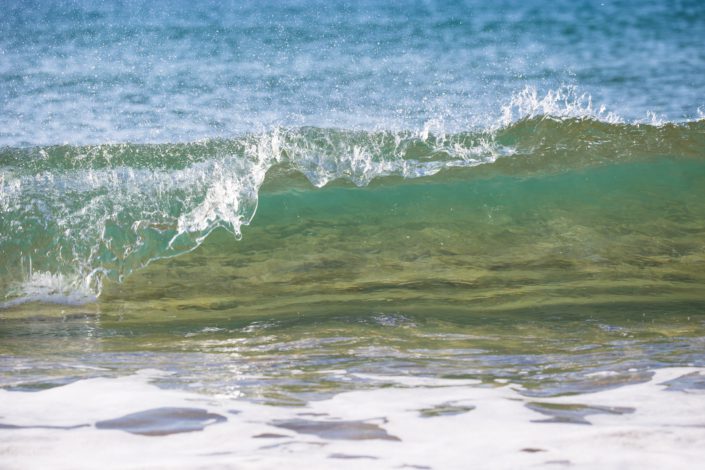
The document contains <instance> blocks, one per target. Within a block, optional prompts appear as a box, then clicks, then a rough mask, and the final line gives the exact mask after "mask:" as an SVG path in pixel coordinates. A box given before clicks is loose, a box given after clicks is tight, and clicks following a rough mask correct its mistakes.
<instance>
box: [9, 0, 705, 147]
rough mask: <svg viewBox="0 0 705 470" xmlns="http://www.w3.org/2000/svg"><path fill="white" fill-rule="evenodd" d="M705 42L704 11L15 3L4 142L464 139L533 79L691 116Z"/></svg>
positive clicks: (703, 70) (692, 4) (672, 117)
mask: <svg viewBox="0 0 705 470" xmlns="http://www.w3.org/2000/svg"><path fill="white" fill-rule="evenodd" d="M704 38H705V5H704V4H703V3H702V2H700V1H673V2H671V1H615V2H612V1H605V2H599V1H557V2H543V1H532V0H529V1H503V0H502V1H498V2H492V3H491V4H488V3H487V2H479V1H466V2H461V1H394V2H386V1H355V2H343V1H315V0H314V1H288V0H285V1H269V0H264V1H262V0H258V1H198V2H193V1H181V0H176V1H168V2H167V1H144V2H142V1H125V2H122V1H114V2H113V1H85V2H84V1H36V2H35V1H21V2H20V1H8V2H4V3H3V15H2V17H1V18H0V145H5V146H11V147H16V146H28V145H51V144H63V143H69V144H102V143H108V142H113V143H115V142H161V143H166V142H168V143H174V142H184V141H193V140H199V139H205V138H213V137H221V138H232V137H237V136H240V135H242V134H243V133H247V132H258V131H261V130H267V129H269V128H271V127H273V126H286V127H290V126H317V127H335V128H343V129H365V130H376V129H393V130H399V129H404V130H408V129H418V128H423V126H424V125H426V124H427V123H429V122H442V123H443V126H444V129H446V130H454V131H464V130H468V129H474V128H478V127H480V128H484V127H486V126H491V125H493V124H495V123H496V122H497V120H498V119H499V118H500V116H501V114H502V111H501V110H502V107H503V106H506V105H508V104H509V103H510V101H511V99H512V96H514V95H515V94H517V93H520V92H521V91H522V90H523V89H525V88H526V87H531V88H532V89H535V90H536V91H537V93H538V94H539V96H544V95H545V94H546V93H547V92H549V91H551V90H554V91H556V90H560V89H562V88H565V87H569V88H570V89H571V90H574V92H575V93H577V94H578V95H582V94H587V95H588V96H590V97H591V98H592V104H593V106H594V107H595V108H596V109H599V108H600V107H601V106H604V107H605V109H606V110H607V111H608V112H613V113H615V114H616V115H618V116H619V117H621V118H622V119H624V120H626V121H629V122H632V121H647V122H649V121H650V120H651V119H652V117H651V116H653V117H654V118H655V119H658V120H666V121H683V120H686V119H695V118H698V117H699V116H702V108H703V106H705V80H703V78H702V77H703V76H704V75H705V65H704V64H705V48H703V47H702V44H703V40H704ZM699 108H700V110H701V111H698V109H699ZM699 113H700V114H699Z"/></svg>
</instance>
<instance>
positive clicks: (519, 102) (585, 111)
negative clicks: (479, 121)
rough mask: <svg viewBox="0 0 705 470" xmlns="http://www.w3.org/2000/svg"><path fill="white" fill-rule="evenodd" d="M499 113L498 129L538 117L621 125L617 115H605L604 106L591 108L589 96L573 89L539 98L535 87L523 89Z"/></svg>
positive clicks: (561, 89)
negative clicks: (576, 119)
mask: <svg viewBox="0 0 705 470" xmlns="http://www.w3.org/2000/svg"><path fill="white" fill-rule="evenodd" d="M501 110H502V114H501V118H500V119H499V122H498V124H499V125H500V126H509V125H511V124H512V123H515V122H517V121H521V120H523V119H531V118H535V117H540V116H550V117H554V118H591V119H596V120H599V121H603V122H608V123H611V124H617V123H621V122H623V119H622V118H621V117H620V116H619V115H617V114H615V113H613V112H608V111H607V108H606V107H605V106H604V105H599V106H595V105H594V104H593V101H592V96H590V94H588V93H580V92H579V91H578V90H577V88H576V87H573V86H563V87H560V88H558V89H556V90H548V91H547V92H546V94H545V95H543V96H541V94H540V93H539V91H538V90H537V89H536V88H535V87H531V86H527V87H525V88H524V89H523V90H521V91H520V92H518V93H515V94H513V95H512V97H511V99H510V100H509V102H508V103H507V104H506V105H504V106H502V108H501Z"/></svg>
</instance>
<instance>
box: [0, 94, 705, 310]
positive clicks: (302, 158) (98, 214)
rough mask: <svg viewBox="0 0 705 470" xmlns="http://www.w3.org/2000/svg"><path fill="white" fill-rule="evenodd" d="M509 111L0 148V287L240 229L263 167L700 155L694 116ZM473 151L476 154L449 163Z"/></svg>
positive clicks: (552, 166) (568, 163) (363, 179)
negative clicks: (478, 117) (180, 139)
mask: <svg viewBox="0 0 705 470" xmlns="http://www.w3.org/2000/svg"><path fill="white" fill-rule="evenodd" d="M539 104H540V103H539ZM520 111H521V112H523V113H524V114H525V116H526V117H523V118H522V119H520V120H518V121H516V122H514V123H511V124H509V125H506V126H503V127H499V128H497V129H494V130H488V131H479V132H465V133H457V134H448V135H446V134H443V133H442V132H438V129H433V127H431V126H428V127H426V128H425V129H423V130H421V131H419V132H390V131H378V132H370V131H351V130H342V129H320V128H299V129H281V128H280V129H275V130H272V131H270V132H266V133H263V134H259V135H247V136H244V137H241V138H237V139H230V140H206V141H202V142H194V143H183V144H140V145H137V144H110V145H98V146H51V147H34V148H19V149H18V148H5V149H2V150H1V151H0V163H1V167H2V178H1V179H0V186H1V188H2V191H0V210H2V213H3V217H2V219H0V233H1V234H2V239H1V240H0V257H1V258H2V259H3V265H2V271H1V272H0V276H2V281H0V285H1V286H2V289H3V294H4V295H5V296H6V298H8V299H13V298H17V299H19V298H22V297H25V298H27V297H35V298H37V297H38V298H40V299H43V300H50V299H51V298H52V295H53V296H54V297H55V300H60V301H71V300H70V299H71V298H74V299H78V298H79V297H80V295H79V297H75V295H76V293H79V294H80V293H82V294H84V295H85V296H86V298H87V299H89V298H91V296H94V295H97V294H99V293H100V290H101V285H102V281H103V279H104V278H109V279H112V280H117V281H120V280H122V279H124V278H125V276H127V275H128V274H130V273H131V272H133V271H134V270H136V269H138V268H140V267H142V266H145V265H146V264H148V263H150V262H151V261H153V260H155V259H159V258H165V257H171V256H175V255H178V254H181V253H185V252H188V251H191V250H193V249H194V248H195V247H197V246H198V245H199V244H200V243H201V242H202V241H203V240H204V239H205V238H206V237H207V236H208V234H209V233H210V232H212V231H213V230H214V229H215V228H217V227H223V228H225V229H227V230H228V231H230V232H232V233H233V234H234V235H235V236H236V237H238V238H239V237H241V234H242V227H243V226H246V225H248V224H249V223H250V222H251V221H252V219H253V217H254V216H255V212H256V210H257V205H258V198H259V191H260V188H261V186H262V185H263V183H265V181H266V180H267V182H268V187H269V188H270V191H276V192H282V191H290V190H296V189H299V190H301V189H305V186H302V184H301V181H300V180H299V178H300V175H304V176H305V177H306V178H307V179H308V181H309V182H310V184H311V185H313V186H315V187H323V186H325V185H327V184H329V183H331V182H333V181H341V180H342V181H347V182H351V183H353V184H354V185H356V186H360V187H362V186H367V185H368V184H369V183H370V182H371V181H373V180H380V184H404V183H401V182H400V181H399V179H398V178H392V179H391V180H390V179H389V177H401V178H403V179H404V180H408V179H414V178H420V177H430V176H432V175H436V176H434V178H444V176H442V175H437V174H438V173H439V172H440V173H442V174H443V175H446V176H445V177H453V175H458V177H461V178H472V177H474V176H479V175H492V174H494V175H501V174H504V175H507V174H509V175H514V176H520V177H526V176H530V175H540V174H548V173H555V172H569V171H575V170H577V169H580V168H584V167H589V166H595V165H612V164H620V163H626V162H634V161H648V160H650V159H651V160H652V159H655V158H668V159H677V160H683V159H687V160H692V159H694V160H698V161H702V160H703V157H705V121H694V122H686V123H680V124H673V123H667V124H661V125H651V124H624V123H618V122H607V121H600V120H598V119H597V118H596V117H593V116H583V117H575V116H572V115H571V114H570V113H564V115H562V116H561V115H558V116H553V115H534V114H535V113H534V114H532V113H531V110H529V112H527V111H526V110H520ZM578 111H580V112H584V111H585V110H584V109H583V110H581V109H579V110H578ZM507 112H511V109H508V110H505V114H506V113H507ZM478 165H485V168H482V169H475V171H474V172H465V173H462V175H461V173H459V171H460V169H462V168H469V167H476V166H478ZM385 181H389V183H385ZM71 293H73V294H71ZM71 295H74V297H71Z"/></svg>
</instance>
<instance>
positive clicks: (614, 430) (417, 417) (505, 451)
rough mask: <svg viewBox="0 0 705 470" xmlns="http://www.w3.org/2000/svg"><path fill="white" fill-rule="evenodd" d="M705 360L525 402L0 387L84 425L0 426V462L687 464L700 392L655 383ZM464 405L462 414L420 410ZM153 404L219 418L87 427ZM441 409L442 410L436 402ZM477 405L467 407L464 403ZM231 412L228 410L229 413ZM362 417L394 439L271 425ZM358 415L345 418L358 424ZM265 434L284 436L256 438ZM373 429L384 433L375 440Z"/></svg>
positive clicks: (424, 393)
mask: <svg viewBox="0 0 705 470" xmlns="http://www.w3.org/2000/svg"><path fill="white" fill-rule="evenodd" d="M703 372H705V369H698V368H670V369H661V370H658V371H656V373H655V374H654V377H653V379H652V380H650V381H649V382H646V383H641V384H634V385H627V386H623V387H620V388H615V389H610V390H605V391H600V392H596V393H590V394H582V395H572V396H565V397H556V398H541V399H535V398H529V397H526V396H524V395H522V394H521V393H519V390H518V387H517V386H514V385H511V384H508V385H502V386H480V385H478V384H473V383H466V382H465V381H459V382H455V381H453V380H438V381H435V380H433V379H423V380H418V381H411V382H410V381H409V380H407V379H405V378H394V377H375V376H366V378H370V379H377V380H381V381H382V382H384V383H386V384H389V383H390V382H392V383H395V384H396V386H394V387H385V388H376V389H372V390H363V391H355V392H348V393H341V394H338V395H336V396H334V397H332V398H330V399H327V400H323V401H317V402H311V403H309V404H308V405H307V406H305V407H274V406H265V405H258V404H253V403H250V402H247V401H244V400H241V399H240V400H238V399H232V398H228V397H226V396H223V397H213V396H205V395H199V394H195V393H190V392H184V391H180V390H165V389H160V388H158V387H156V386H154V385H152V384H150V380H154V379H155V378H157V377H159V374H160V372H159V371H143V372H141V373H139V374H136V375H133V376H128V377H121V378H114V379H90V380H82V381H78V382H75V383H72V384H70V385H66V386H62V387H57V388H53V389H49V390H44V391H40V392H31V393H30V392H11V391H6V390H0V422H1V423H3V424H12V425H22V426H74V425H78V424H89V425H91V426H89V427H84V428H78V429H73V430H60V429H46V428H27V429H0V466H2V467H3V468H7V469H20V468H21V469H27V468H49V467H51V468H58V469H63V468H66V469H68V468H71V469H76V468H219V467H228V468H230V467H234V468H257V469H259V468H272V469H274V468H295V467H298V466H302V467H305V468H311V469H317V468H321V469H328V468H333V467H335V468H362V467H364V468H366V469H376V468H404V466H407V467H411V466H417V467H416V468H420V467H424V466H425V467H431V468H443V469H456V468H457V469H461V468H462V469H465V468H507V469H509V468H512V469H514V468H527V467H538V468H543V467H545V468H560V467H561V466H568V465H570V467H571V468H586V469H587V468H590V469H594V468H601V469H602V468H605V469H612V468H613V469H618V468H619V469H623V468H638V469H644V468H654V469H655V468H659V469H660V468H669V469H670V468H692V467H693V466H694V465H696V463H697V462H702V461H703V459H704V458H705V445H703V444H705V418H704V417H703V415H702V410H703V409H705V392H704V391H702V390H689V391H667V390H665V387H664V385H662V383H663V382H664V381H667V380H672V379H675V378H678V377H681V376H683V375H686V374H691V373H701V374H702V373H703ZM532 401H534V402H536V401H538V402H541V403H548V404H554V405H556V404H574V405H575V404H579V405H585V406H592V407H620V409H625V408H633V409H634V411H633V412H631V413H629V412H627V413H624V414H619V413H609V412H608V413H605V414H594V415H590V416H588V417H587V419H588V420H589V421H590V422H591V423H592V425H585V424H569V423H561V422H551V423H547V422H537V421H541V420H545V419H546V418H547V416H545V415H544V414H541V413H538V412H537V411H534V410H532V409H530V408H528V407H527V406H526V404H527V403H528V402H532ZM453 406H459V407H464V408H462V409H463V410H468V409H471V411H466V412H461V413H459V414H452V413H450V414H443V413H438V414H437V415H433V414H431V415H430V416H431V417H424V416H429V414H428V413H427V414H425V415H424V414H423V413H421V410H429V409H431V410H433V409H443V407H446V409H448V408H449V407H450V408H452V407H453ZM158 407H190V408H194V407H197V408H204V409H207V410H208V411H209V412H212V413H218V414H221V415H223V416H227V417H228V421H227V422H225V423H222V424H215V425H212V426H209V427H206V428H205V430H203V431H202V432H191V433H182V434H172V435H168V436H160V437H149V436H141V435H134V434H129V433H127V432H124V431H119V430H100V429H97V428H95V427H94V426H92V424H93V423H95V422H96V421H99V420H106V419H113V418H117V417H120V416H123V415H126V414H129V413H135V412H140V411H145V410H149V409H153V408H158ZM439 407H440V408H439ZM472 407H474V409H472ZM232 410H237V411H238V413H237V414H233V413H232V412H231V411H232ZM280 420H283V421H286V420H307V422H311V421H315V422H318V423H320V422H328V423H338V425H341V424H340V423H343V425H344V423H345V422H363V423H366V424H365V425H366V426H378V427H379V428H380V429H383V430H385V431H386V432H387V433H388V434H389V435H390V436H394V437H396V438H398V439H399V440H390V439H363V440H353V439H332V438H327V437H326V436H325V435H324V436H319V435H315V434H298V433H297V432H295V431H293V430H291V429H288V428H282V427H277V426H275V425H274V424H273V423H274V422H276V421H280ZM354 426H355V423H353V424H352V427H353V428H354ZM264 433H269V434H278V435H282V436H285V437H281V438H271V437H270V438H255V437H254V436H256V435H261V434H264ZM378 437H379V436H378Z"/></svg>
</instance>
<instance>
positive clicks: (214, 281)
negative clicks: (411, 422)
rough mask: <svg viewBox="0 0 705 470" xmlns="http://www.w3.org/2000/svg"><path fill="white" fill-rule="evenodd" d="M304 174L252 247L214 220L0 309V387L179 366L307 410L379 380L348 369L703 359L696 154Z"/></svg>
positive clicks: (491, 376) (554, 368)
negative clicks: (52, 299)
mask: <svg viewBox="0 0 705 470" xmlns="http://www.w3.org/2000/svg"><path fill="white" fill-rule="evenodd" d="M301 178H302V181H301V182H300V183H296V184H291V182H289V189H283V188H282V187H281V186H280V185H278V184H277V183H276V178H272V180H271V181H273V182H272V183H265V185H264V187H263V188H262V189H261V192H260V198H259V207H258V209H257V216H256V217H255V218H254V219H253V222H252V224H251V225H250V226H248V227H246V228H244V230H243V237H242V239H241V240H239V241H238V240H236V239H235V238H234V237H233V236H232V235H231V234H230V233H228V232H227V231H225V230H216V232H214V233H212V234H211V236H210V237H208V238H207V239H206V240H205V242H204V243H203V244H202V245H201V246H200V247H199V248H198V249H196V250H195V251H193V252H191V253H189V254H186V255H183V256H180V257H176V258H171V259H162V260H159V261H155V262H153V263H151V264H150V265H149V266H148V267H146V268H145V269H143V270H141V271H139V272H137V273H134V274H133V275H132V276H130V277H128V278H127V279H126V280H125V282H123V283H109V284H107V285H106V286H105V288H104V291H103V293H102V295H101V297H100V298H99V300H98V302H96V303H94V304H88V305H83V306H74V307H71V306H57V305H50V304H36V303H29V304H22V305H18V306H15V307H12V308H10V309H5V310H1V311H0V317H2V323H0V338H1V339H2V341H0V354H2V356H3V357H5V358H6V359H5V360H4V361H3V362H2V364H3V368H2V370H1V372H2V375H0V380H1V381H2V385H4V386H6V387H11V388H19V389H36V388H44V387H48V386H53V385H56V384H60V383H65V382H67V381H72V380H76V379H78V378H83V377H90V376H96V375H99V376H100V375H106V374H107V375H112V374H117V375H121V374H124V373H127V372H129V371H134V370H137V369H140V368H144V367H151V368H161V369H165V370H170V371H175V372H177V375H175V376H172V377H170V378H165V379H163V382H164V384H165V385H166V386H190V387H194V388H195V389H197V390H202V391H206V392H209V393H224V391H225V393H234V394H239V393H244V394H245V396H247V397H249V398H252V399H255V400H262V401H264V402H266V403H278V404H298V403H303V402H305V401H306V400H308V399H311V398H315V397H320V396H325V395H326V394H328V393H333V392H337V391H341V390H346V389H350V388H360V387H362V388H364V387H367V386H370V385H369V384H367V383H366V382H365V381H364V380H362V379H360V380H357V381H355V380H353V381H350V378H347V377H346V378H344V379H343V378H342V376H341V375H340V374H339V373H338V372H336V371H340V370H347V371H356V372H369V373H376V374H383V375H384V374H390V375H399V374H402V375H404V374H408V375H414V376H418V375H420V376H433V377H462V378H480V379H482V380H483V381H486V382H492V381H494V380H495V379H508V380H511V381H512V382H515V383H520V384H523V385H525V386H526V387H528V388H530V389H532V390H534V393H537V394H562V393H573V392H577V391H586V390H594V389H600V388H604V387H609V386H614V385H616V384H622V383H629V382H632V381H640V380H646V379H647V378H648V377H649V376H650V375H649V374H650V372H649V371H650V370H653V368H655V367H661V366H664V365H703V364H704V362H703V357H702V351H703V347H705V293H704V292H705V291H704V287H705V189H704V188H705V162H703V161H701V160H699V159H674V158H669V157H661V158H650V159H642V160H641V161H635V162H628V163H611V164H605V165H599V164H598V165H590V166H588V167H585V168H580V167H579V168H576V169H572V170H563V171H544V172H532V173H529V174H528V175H527V174H524V175H523V176H516V175H512V174H511V172H506V171H504V172H501V173H498V172H496V171H494V170H492V171H486V172H481V171H475V169H472V168H470V169H460V170H448V171H445V172H442V173H440V174H438V175H436V176H434V177H430V178H420V179H416V180H411V181H409V180H402V179H400V178H399V179H395V178H391V179H385V180H382V181H378V182H376V183H375V182H373V183H372V184H371V185H369V186H368V187H366V188H357V187H354V186H353V185H351V184H346V183H335V184H332V185H329V186H326V187H324V188H322V189H313V188H311V187H310V186H309V185H308V184H307V183H306V182H305V180H303V177H301ZM94 368H99V369H94ZM596 371H597V372H599V371H611V373H613V374H612V375H609V376H603V375H599V374H598V375H594V374H593V375H590V374H592V373H594V372H596Z"/></svg>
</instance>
